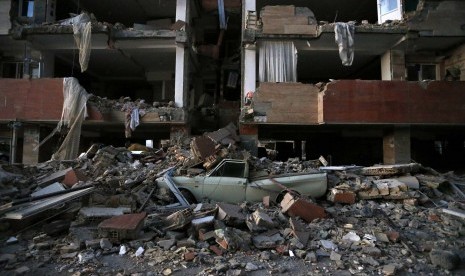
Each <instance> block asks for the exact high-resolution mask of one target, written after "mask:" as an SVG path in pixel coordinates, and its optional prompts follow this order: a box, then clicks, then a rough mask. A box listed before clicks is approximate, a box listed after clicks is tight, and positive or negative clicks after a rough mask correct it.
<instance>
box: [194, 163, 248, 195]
mask: <svg viewBox="0 0 465 276" xmlns="http://www.w3.org/2000/svg"><path fill="white" fill-rule="evenodd" d="M246 184H247V179H246V178H245V163H244V162H241V161H231V160H228V161H225V162H222V163H220V165H218V167H217V168H215V170H214V171H212V173H211V174H209V175H208V176H207V177H205V180H204V183H203V191H202V195H203V198H208V199H212V200H216V201H221V202H229V203H238V202H243V201H244V200H245V191H246Z"/></svg>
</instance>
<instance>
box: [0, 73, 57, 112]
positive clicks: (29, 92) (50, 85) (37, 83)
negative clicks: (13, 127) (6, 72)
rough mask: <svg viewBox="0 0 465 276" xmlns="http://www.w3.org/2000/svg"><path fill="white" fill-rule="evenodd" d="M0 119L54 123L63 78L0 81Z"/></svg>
mask: <svg viewBox="0 0 465 276" xmlns="http://www.w3.org/2000/svg"><path fill="white" fill-rule="evenodd" d="M0 99H1V101H0V106H1V108H0V120H16V119H18V120H52V121H58V120H60V118H61V113H62V110H63V79H61V78H56V79H0Z"/></svg>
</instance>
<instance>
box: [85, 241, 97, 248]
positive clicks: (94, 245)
mask: <svg viewBox="0 0 465 276" xmlns="http://www.w3.org/2000/svg"><path fill="white" fill-rule="evenodd" d="M85 245H86V248H87V249H97V248H100V239H94V240H86V241H85Z"/></svg>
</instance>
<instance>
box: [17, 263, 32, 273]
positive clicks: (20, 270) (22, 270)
mask: <svg viewBox="0 0 465 276" xmlns="http://www.w3.org/2000/svg"><path fill="white" fill-rule="evenodd" d="M30 270H31V269H30V268H29V267H27V266H25V265H23V266H21V267H18V268H17V269H16V270H15V275H25V274H27V273H29V271H30Z"/></svg>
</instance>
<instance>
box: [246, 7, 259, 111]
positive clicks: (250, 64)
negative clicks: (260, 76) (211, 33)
mask: <svg viewBox="0 0 465 276" xmlns="http://www.w3.org/2000/svg"><path fill="white" fill-rule="evenodd" d="M256 9H257V6H256V1H255V0H247V1H243V10H242V20H243V22H242V31H244V30H245V25H246V23H245V22H246V20H247V13H248V11H256ZM256 60H257V52H256V49H255V45H252V44H246V45H245V46H244V51H243V54H242V76H243V80H242V99H244V97H245V95H246V94H247V92H249V91H252V92H255V89H256V81H257V75H256V72H257V65H256ZM242 103H244V102H243V101H242Z"/></svg>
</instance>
